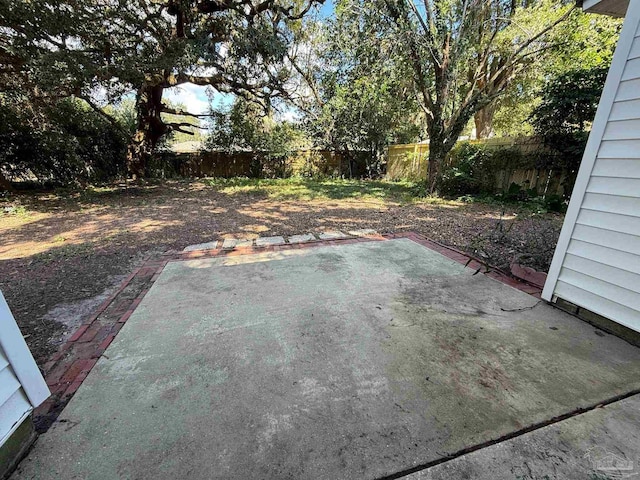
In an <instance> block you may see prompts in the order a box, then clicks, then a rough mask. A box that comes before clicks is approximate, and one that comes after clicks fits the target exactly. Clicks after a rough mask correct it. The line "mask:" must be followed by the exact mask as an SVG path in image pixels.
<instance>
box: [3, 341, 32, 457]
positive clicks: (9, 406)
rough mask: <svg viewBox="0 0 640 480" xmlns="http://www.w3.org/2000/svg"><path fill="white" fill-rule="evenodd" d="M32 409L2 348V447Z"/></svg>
mask: <svg viewBox="0 0 640 480" xmlns="http://www.w3.org/2000/svg"><path fill="white" fill-rule="evenodd" d="M32 409H33V407H32V406H31V403H30V402H29V399H28V398H27V395H26V394H25V393H24V390H23V389H22V385H21V384H20V381H19V380H18V378H17V377H16V374H15V373H14V371H13V368H11V365H9V360H7V356H6V355H5V353H4V350H2V347H0V445H2V444H3V443H4V441H5V440H6V439H7V438H8V437H9V435H10V434H11V433H12V432H13V430H14V429H15V428H17V427H18V425H20V423H21V422H22V420H24V418H25V417H26V416H27V415H28V414H29V412H31V410H32Z"/></svg>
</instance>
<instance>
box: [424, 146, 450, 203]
mask: <svg viewBox="0 0 640 480" xmlns="http://www.w3.org/2000/svg"><path fill="white" fill-rule="evenodd" d="M446 155H447V152H446V151H445V148H444V145H443V144H442V142H437V141H436V142H433V141H431V140H430V141H429V161H428V163H427V165H428V172H429V174H428V178H427V193H429V194H433V193H435V192H436V189H437V188H438V179H439V175H440V167H441V166H442V163H443V162H444V159H445V157H446Z"/></svg>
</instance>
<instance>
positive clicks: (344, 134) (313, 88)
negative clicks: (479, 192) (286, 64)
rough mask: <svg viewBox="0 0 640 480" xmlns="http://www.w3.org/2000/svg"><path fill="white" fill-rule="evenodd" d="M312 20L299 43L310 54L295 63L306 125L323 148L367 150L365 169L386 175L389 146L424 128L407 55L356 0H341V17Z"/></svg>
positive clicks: (338, 12)
mask: <svg viewBox="0 0 640 480" xmlns="http://www.w3.org/2000/svg"><path fill="white" fill-rule="evenodd" d="M352 7H354V8H352ZM305 25H306V27H307V28H306V29H305V30H304V32H303V36H302V38H301V39H299V42H301V43H303V44H304V46H305V47H306V48H304V51H309V53H307V55H306V56H304V55H298V56H295V57H294V58H293V60H292V61H293V62H294V64H295V65H296V67H297V69H298V71H299V72H300V78H299V83H300V85H301V87H299V89H298V90H300V91H297V92H295V93H296V94H298V96H295V99H294V101H293V103H294V104H295V105H296V106H298V107H299V108H300V110H301V111H302V112H304V114H305V122H304V125H305V128H306V130H307V131H308V133H309V135H310V137H311V138H313V140H314V143H315V145H316V146H318V147H321V148H324V149H329V150H334V151H339V152H341V153H342V154H343V155H346V156H352V155H354V153H353V152H358V154H355V155H356V156H357V155H360V154H361V152H362V153H364V152H367V155H366V156H363V157H362V160H363V161H364V164H365V174H366V175H367V176H370V177H372V176H375V175H378V174H380V173H382V170H383V164H382V163H383V152H384V150H385V148H386V146H387V145H389V144H390V143H404V142H411V141H413V140H415V139H416V138H417V137H418V136H419V134H420V132H421V131H422V129H423V128H422V125H421V121H420V118H419V107H418V105H417V103H416V102H415V100H414V99H413V98H412V97H411V96H410V95H407V92H408V90H409V89H410V84H411V82H410V77H409V75H408V70H407V68H406V66H405V64H404V61H403V59H401V58H399V57H398V56H397V55H394V46H393V43H392V42H389V39H388V38H384V37H382V36H381V35H380V33H381V25H380V19H379V16H378V15H376V14H372V12H370V11H366V12H365V11H364V10H360V9H358V8H357V6H356V5H355V2H349V1H342V2H338V3H337V4H336V17H335V18H331V19H323V20H322V21H308V22H306V24H305ZM352 160H353V161H354V162H358V163H359V162H360V158H358V159H356V158H353V159H352ZM347 173H349V172H347Z"/></svg>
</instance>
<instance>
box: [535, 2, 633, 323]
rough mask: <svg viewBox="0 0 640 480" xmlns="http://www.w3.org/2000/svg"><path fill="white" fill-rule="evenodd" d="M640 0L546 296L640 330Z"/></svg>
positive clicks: (627, 24) (615, 64)
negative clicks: (559, 299) (560, 299)
mask: <svg viewBox="0 0 640 480" xmlns="http://www.w3.org/2000/svg"><path fill="white" fill-rule="evenodd" d="M639 25H640V3H639V2H632V3H631V4H630V5H629V8H628V11H627V15H626V17H625V21H624V26H623V29H622V32H621V35H620V40H619V42H618V46H617V48H616V52H615V55H614V58H613V61H612V65H611V69H610V71H609V75H608V77H607V81H606V84H605V87H604V90H603V93H602V98H601V100H600V104H599V106H598V111H597V114H596V118H595V120H594V124H593V128H592V131H591V134H590V137H589V141H588V143H587V147H586V149H585V154H584V157H583V160H582V164H581V166H580V171H579V173H578V178H577V180H576V184H575V187H574V190H573V194H572V197H571V202H570V204H569V208H568V210H567V215H566V218H565V222H564V225H563V228H562V232H561V234H560V238H559V240H558V246H557V248H556V252H555V255H554V258H553V262H552V264H551V268H550V270H549V275H548V277H547V282H546V284H545V288H544V291H543V294H542V298H544V299H545V300H548V301H553V300H554V299H555V298H558V297H559V298H562V299H564V300H567V301H569V302H571V303H574V304H576V305H578V306H580V307H583V308H585V309H588V310H591V311H592V312H595V313H597V314H599V315H602V316H604V317H606V318H609V319H611V320H613V321H615V322H618V323H620V324H622V325H624V326H626V327H628V328H631V329H633V330H635V331H638V332H640V28H639Z"/></svg>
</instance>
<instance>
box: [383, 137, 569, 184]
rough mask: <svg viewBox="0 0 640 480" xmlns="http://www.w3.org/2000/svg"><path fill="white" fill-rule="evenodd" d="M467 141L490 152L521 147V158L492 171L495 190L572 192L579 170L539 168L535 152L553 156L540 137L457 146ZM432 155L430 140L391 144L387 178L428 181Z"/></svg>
mask: <svg viewBox="0 0 640 480" xmlns="http://www.w3.org/2000/svg"><path fill="white" fill-rule="evenodd" d="M463 143H469V144H472V145H478V146H483V147H484V148H485V149H487V150H489V151H492V150H499V149H507V148H509V149H517V150H518V151H519V153H520V154H522V155H520V156H519V157H520V158H519V159H517V160H520V161H516V159H514V162H513V163H512V164H511V165H510V164H509V163H508V162H507V163H505V166H504V167H503V168H499V169H496V170H495V171H493V172H492V178H491V179H490V181H489V183H490V184H491V190H493V192H495V193H497V192H506V191H508V190H509V189H510V188H513V185H517V186H519V187H521V188H522V189H526V190H530V189H535V190H536V191H537V192H538V193H539V194H548V195H561V196H563V195H569V194H570V193H571V188H572V186H573V181H574V176H575V172H569V171H568V170H566V169H552V168H538V167H537V166H536V164H535V163H536V162H535V161H533V159H534V158H535V155H539V154H540V153H541V152H548V153H549V154H550V155H553V153H552V152H549V151H548V148H547V147H546V146H544V144H543V143H542V142H541V140H540V139H539V138H536V137H507V138H490V139H486V140H466V141H461V142H458V144H457V145H456V148H458V147H460V146H461V145H462V144H463ZM527 156H529V157H530V158H531V159H532V160H531V161H529V162H528V163H529V164H528V165H527V164H526V163H525V164H523V162H522V161H521V160H522V158H523V157H524V158H526V157H527ZM451 157H452V156H450V158H449V159H447V161H446V162H445V167H446V166H452V165H453V162H454V161H455V160H452V158H451ZM428 158H429V144H428V143H412V144H405V145H390V146H389V149H388V152H387V178H388V179H389V180H414V181H417V180H424V179H425V178H427V174H428V170H429V166H428Z"/></svg>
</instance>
